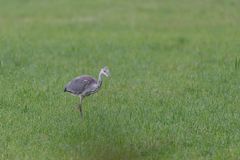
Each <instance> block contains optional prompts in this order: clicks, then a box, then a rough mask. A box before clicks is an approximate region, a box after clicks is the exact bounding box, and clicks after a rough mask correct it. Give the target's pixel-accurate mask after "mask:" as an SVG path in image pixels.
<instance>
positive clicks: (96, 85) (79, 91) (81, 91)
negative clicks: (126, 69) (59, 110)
mask: <svg viewBox="0 0 240 160" xmlns="http://www.w3.org/2000/svg"><path fill="white" fill-rule="evenodd" d="M103 76H106V77H109V76H110V71H109V69H108V68H107V67H106V66H105V67H103V68H102V69H101V70H100V72H99V75H98V80H96V79H95V78H93V77H92V76H89V75H83V76H79V77H76V78H74V79H73V80H71V81H70V82H68V84H67V85H66V86H65V88H64V92H69V93H71V94H72V95H74V96H78V97H79V98H80V103H79V105H78V107H79V111H80V116H81V117H82V116H83V113H82V112H83V111H82V100H83V98H84V97H86V96H89V95H91V94H94V93H96V92H97V91H98V90H99V89H100V88H101V86H102V81H103Z"/></svg>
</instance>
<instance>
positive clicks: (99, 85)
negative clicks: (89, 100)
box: [97, 72, 103, 88]
mask: <svg viewBox="0 0 240 160" xmlns="http://www.w3.org/2000/svg"><path fill="white" fill-rule="evenodd" d="M102 76H103V75H102V73H101V72H100V73H99V75H98V81H97V85H98V88H100V87H101V85H102Z"/></svg>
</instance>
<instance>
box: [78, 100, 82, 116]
mask: <svg viewBox="0 0 240 160" xmlns="http://www.w3.org/2000/svg"><path fill="white" fill-rule="evenodd" d="M78 107H79V111H80V117H81V118H82V117H83V113H82V96H80V103H79V106H78Z"/></svg>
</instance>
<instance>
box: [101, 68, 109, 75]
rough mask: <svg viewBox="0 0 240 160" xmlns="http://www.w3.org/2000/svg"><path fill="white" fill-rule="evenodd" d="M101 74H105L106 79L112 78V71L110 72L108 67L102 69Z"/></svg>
mask: <svg viewBox="0 0 240 160" xmlns="http://www.w3.org/2000/svg"><path fill="white" fill-rule="evenodd" d="M101 74H103V75H104V76H106V77H110V71H109V69H108V67H106V66H105V67H103V68H102V69H101Z"/></svg>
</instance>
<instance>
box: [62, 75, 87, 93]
mask: <svg viewBox="0 0 240 160" xmlns="http://www.w3.org/2000/svg"><path fill="white" fill-rule="evenodd" d="M90 83H91V82H90V81H89V80H88V79H82V78H76V79H74V80H72V81H71V82H70V83H69V84H68V85H67V87H66V90H67V91H70V92H72V93H75V94H81V93H82V92H83V91H84V90H85V88H86V87H87V86H88V85H89V84H90Z"/></svg>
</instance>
